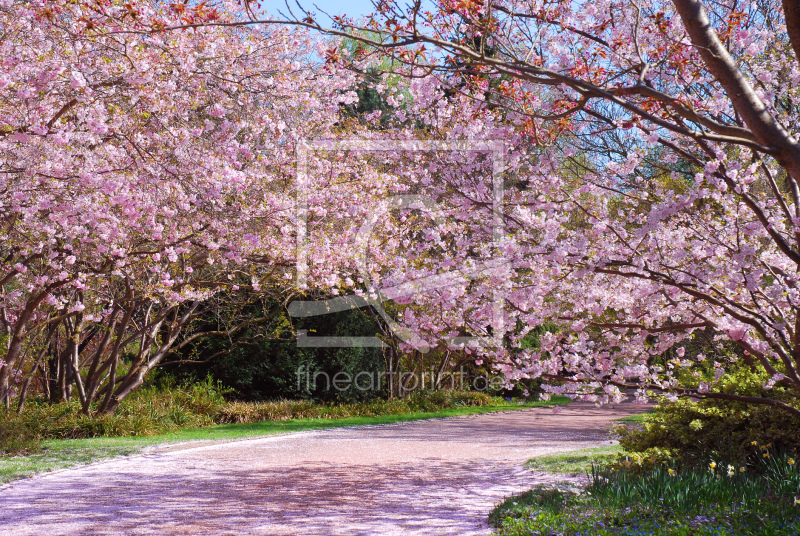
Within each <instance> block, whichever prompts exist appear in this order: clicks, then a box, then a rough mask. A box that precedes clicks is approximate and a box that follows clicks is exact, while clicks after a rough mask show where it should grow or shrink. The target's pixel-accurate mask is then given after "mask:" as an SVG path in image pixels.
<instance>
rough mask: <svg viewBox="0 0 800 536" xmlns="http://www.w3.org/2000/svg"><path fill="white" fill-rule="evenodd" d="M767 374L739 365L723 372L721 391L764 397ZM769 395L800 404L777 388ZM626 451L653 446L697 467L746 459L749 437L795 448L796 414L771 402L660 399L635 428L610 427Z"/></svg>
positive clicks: (799, 439)
mask: <svg viewBox="0 0 800 536" xmlns="http://www.w3.org/2000/svg"><path fill="white" fill-rule="evenodd" d="M764 381H766V377H765V376H763V375H758V374H754V373H752V372H751V371H750V370H749V369H747V368H743V367H740V368H738V369H734V370H732V371H730V372H729V373H728V374H726V375H725V376H723V381H722V385H721V390H722V391H723V392H727V393H735V394H740V395H749V396H763V395H764V388H763V383H764ZM772 391H773V392H772V394H771V395H770V397H771V398H777V399H781V400H782V401H784V402H786V403H788V404H790V405H792V406H794V407H800V400H798V399H797V398H794V397H792V396H791V394H789V393H788V392H786V391H782V390H781V389H780V388H779V387H778V386H776V387H775V388H773V389H772ZM614 433H615V435H616V437H617V438H618V439H619V441H620V444H621V445H622V447H623V448H624V449H625V450H626V451H628V452H636V453H645V452H647V451H652V449H657V450H660V451H662V452H667V453H668V454H670V455H671V456H672V457H674V458H676V459H677V460H678V461H679V462H680V463H682V464H684V465H685V464H691V465H694V466H699V465H702V464H703V463H704V461H705V460H706V459H710V458H713V459H727V460H730V461H731V462H736V463H740V464H741V463H743V462H745V461H747V457H748V456H750V453H751V452H752V449H751V448H750V445H751V443H753V442H754V441H755V442H757V443H758V444H760V445H766V444H771V445H773V446H774V447H775V448H776V449H777V450H787V451H793V452H796V451H798V450H800V426H798V422H797V417H796V416H794V415H792V414H791V413H789V412H787V411H785V410H781V409H779V408H775V407H772V406H766V405H759V404H746V403H743V402H734V401H728V400H711V399H707V400H702V401H693V400H690V399H688V398H681V399H679V400H677V401H675V402H669V401H667V400H662V401H661V403H659V404H658V405H657V406H656V407H655V410H654V411H653V412H652V413H650V414H648V415H646V416H645V417H644V419H643V420H642V422H641V425H640V426H636V425H634V426H625V425H621V426H618V427H617V428H616V429H615V431H614Z"/></svg>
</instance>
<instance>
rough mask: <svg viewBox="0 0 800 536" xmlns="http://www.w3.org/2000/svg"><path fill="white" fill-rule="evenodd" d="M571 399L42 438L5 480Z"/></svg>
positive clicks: (5, 470) (9, 463) (6, 461)
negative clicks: (178, 451)
mask: <svg viewBox="0 0 800 536" xmlns="http://www.w3.org/2000/svg"><path fill="white" fill-rule="evenodd" d="M568 402H569V399H567V398H565V397H553V399H552V400H550V401H548V402H526V403H523V404H518V403H516V402H508V403H504V404H498V405H490V406H465V407H457V408H447V409H441V410H438V411H431V412H415V413H404V414H399V415H381V416H377V417H344V418H313V419H288V420H281V421H263V422H255V423H244V424H220V425H215V426H207V427H203V428H189V429H182V430H178V431H175V432H169V433H164V434H159V435H152V436H148V437H91V438H84V439H50V440H46V441H44V442H43V443H42V450H41V451H39V452H33V453H31V454H27V455H21V456H11V457H2V458H0V482H9V481H12V480H18V479H20V478H26V477H30V476H33V475H35V474H38V473H43V472H48V471H56V470H59V469H65V468H68V467H74V466H77V465H83V464H87V463H92V462H95V461H99V460H103V459H108V458H113V457H117V456H129V455H133V454H138V453H140V452H142V450H144V449H145V448H147V447H151V446H155V445H165V444H173V443H182V442H186V441H198V440H206V441H207V440H215V441H217V440H218V441H230V440H236V439H245V438H252V437H260V436H269V435H274V434H284V433H291V432H301V431H306V430H325V429H328V428H340V427H346V426H365V425H380V424H391V423H396V422H406V421H418V420H424V419H435V418H444V417H456V416H460V415H475V414H482V413H492V412H497V411H515V410H520V409H527V408H532V407H542V406H552V405H560V404H566V403H568Z"/></svg>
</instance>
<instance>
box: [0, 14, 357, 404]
mask: <svg viewBox="0 0 800 536" xmlns="http://www.w3.org/2000/svg"><path fill="white" fill-rule="evenodd" d="M0 17H2V19H1V22H0V27H2V28H3V32H4V37H3V40H2V43H1V44H0V58H2V61H3V74H2V75H0V117H1V118H2V119H0V155H2V158H1V159H0V168H1V169H2V173H1V174H0V219H1V220H2V222H3V226H2V231H0V232H1V233H2V242H0V250H1V251H2V264H0V286H1V287H0V288H2V292H1V293H0V317H1V320H0V323H1V324H2V330H3V331H2V333H3V347H4V351H5V352H4V353H5V355H4V356H3V358H2V362H1V366H0V397H1V398H3V399H5V400H6V401H8V400H9V397H10V396H11V395H12V394H13V393H14V392H17V389H18V388H19V387H20V385H19V384H22V386H23V387H22V393H21V394H22V397H21V401H22V400H24V392H25V391H26V390H27V387H28V386H29V384H30V376H31V375H32V374H34V373H35V372H36V371H37V370H43V369H44V367H45V363H46V362H47V361H50V362H51V365H52V364H53V363H55V369H56V374H55V377H56V378H57V380H56V383H60V384H61V393H62V395H63V393H65V388H66V394H67V396H68V395H69V386H70V385H72V384H74V385H75V388H76V390H77V393H78V395H79V397H80V399H81V402H82V403H83V406H84V410H85V411H87V412H88V411H89V410H90V406H91V405H92V404H93V403H95V402H96V403H97V404H98V406H97V407H98V409H99V410H100V411H113V409H114V408H115V407H116V405H117V404H118V403H119V402H120V401H121V400H122V399H124V398H125V396H127V395H128V394H129V393H130V392H131V391H132V390H133V389H135V388H136V387H138V386H139V385H141V383H142V381H143V380H144V377H145V376H146V374H147V373H148V372H149V371H151V370H152V369H153V367H155V366H156V365H157V364H158V363H159V362H160V361H161V360H162V359H163V358H164V356H165V355H166V354H167V353H168V352H169V351H170V349H171V348H172V347H173V346H174V345H176V344H180V343H181V341H182V340H183V339H182V338H183V337H184V336H185V333H184V331H185V330H184V328H185V327H186V326H187V325H189V323H190V321H191V319H192V318H193V317H194V315H196V314H198V313H200V312H202V311H203V308H204V306H205V305H204V304H206V303H208V299H209V298H210V297H212V296H213V295H214V294H215V293H217V292H220V291H235V290H237V289H238V288H239V287H240V286H242V285H246V286H247V287H249V288H250V289H253V290H255V291H256V292H258V291H259V289H261V288H262V286H263V288H265V289H266V288H268V287H269V286H270V284H271V282H273V281H276V280H277V281H282V280H283V277H284V275H285V273H286V272H287V271H289V270H291V269H292V268H293V266H294V264H295V247H294V246H295V244H294V240H295V239H294V226H293V218H294V208H295V207H294V195H293V191H292V189H293V185H294V171H293V169H294V168H293V164H294V146H295V144H296V143H297V141H298V140H299V139H302V138H305V137H313V136H316V135H319V134H320V133H323V132H327V131H329V130H330V129H331V128H332V127H333V124H334V123H335V120H336V113H337V110H338V107H339V105H340V103H342V102H348V101H349V99H352V95H350V94H349V93H348V91H347V88H348V87H350V86H351V85H352V84H351V82H350V80H351V76H350V75H348V74H347V73H336V72H334V71H333V70H332V69H330V68H329V69H324V68H318V67H317V65H316V64H317V63H318V62H317V60H316V57H317V54H318V52H319V51H318V49H317V43H316V42H314V41H313V40H312V39H310V37H309V36H308V34H307V32H305V31H303V30H298V29H290V28H283V29H280V28H256V29H246V28H213V27H209V28H198V29H195V30H187V31H179V32H168V33H152V32H149V31H147V32H142V31H141V30H142V29H143V28H146V29H149V28H152V27H153V26H158V25H162V26H163V25H166V24H175V23H177V22H179V21H186V20H194V21H197V20H205V21H211V20H225V18H226V17H227V15H225V13H224V11H222V10H211V9H208V10H205V11H203V8H202V6H195V7H194V8H192V9H191V10H189V9H188V8H186V9H184V8H182V7H180V6H169V5H159V4H152V3H149V2H130V3H122V2H111V3H105V2H102V3H101V2H97V3H94V2H77V3H76V2H49V1H48V2H37V1H32V2H27V1H5V2H3V3H2V4H0ZM123 354H127V355H128V357H129V358H130V359H129V360H128V362H127V363H124V364H123V363H122V361H121V357H122V355H123ZM26 375H27V379H26Z"/></svg>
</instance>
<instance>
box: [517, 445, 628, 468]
mask: <svg viewBox="0 0 800 536" xmlns="http://www.w3.org/2000/svg"><path fill="white" fill-rule="evenodd" d="M621 452H622V448H621V447H620V446H619V445H611V446H608V447H596V448H591V449H581V450H570V451H567V452H560V453H557V454H548V455H547V456H539V457H537V458H532V459H530V460H528V462H527V463H526V464H525V465H526V466H527V467H529V468H531V469H535V470H537V471H543V472H547V473H559V474H567V475H585V474H587V473H588V472H590V470H591V468H592V465H599V464H603V463H607V462H610V461H611V460H613V459H614V457H615V456H616V455H617V454H619V453H621Z"/></svg>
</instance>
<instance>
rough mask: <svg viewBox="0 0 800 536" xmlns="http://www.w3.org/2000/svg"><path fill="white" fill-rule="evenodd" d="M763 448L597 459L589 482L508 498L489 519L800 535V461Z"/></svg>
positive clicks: (509, 531) (622, 529)
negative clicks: (702, 458) (708, 456)
mask: <svg viewBox="0 0 800 536" xmlns="http://www.w3.org/2000/svg"><path fill="white" fill-rule="evenodd" d="M761 452H762V451H757V453H756V454H758V456H754V457H753V458H752V459H751V461H750V462H748V464H747V465H746V466H728V465H727V464H726V463H723V462H722V461H717V462H715V463H710V464H709V465H708V466H707V467H706V468H705V469H694V468H691V467H688V468H683V467H679V466H675V465H669V464H667V465H663V464H662V465H655V466H649V467H633V466H628V467H627V468H626V467H620V466H619V465H617V464H611V465H608V466H605V467H597V466H596V467H594V468H593V469H592V474H591V481H590V483H589V485H588V487H587V488H586V489H575V488H573V489H569V488H568V487H567V485H566V484H563V485H561V487H558V486H557V487H549V488H548V487H539V488H536V489H533V490H531V491H528V492H526V493H523V494H520V495H515V496H512V497H509V498H507V499H506V500H504V501H503V502H502V503H500V504H499V505H498V506H497V507H496V508H495V510H494V511H493V512H492V513H491V514H490V516H489V521H490V523H491V524H492V525H493V526H494V527H496V528H497V529H498V530H497V532H496V534H497V536H545V535H546V536H577V535H581V536H590V535H591V536H626V535H627V536H630V535H637V536H790V535H792V536H794V535H797V534H800V505H798V500H797V499H796V497H800V471H798V466H797V464H796V463H795V460H794V459H792V458H791V457H790V456H789V455H788V454H785V453H784V454H777V453H773V452H771V451H769V452H768V453H769V456H767V457H765V456H763V454H762V453H761ZM740 469H743V470H740Z"/></svg>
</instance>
